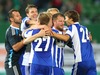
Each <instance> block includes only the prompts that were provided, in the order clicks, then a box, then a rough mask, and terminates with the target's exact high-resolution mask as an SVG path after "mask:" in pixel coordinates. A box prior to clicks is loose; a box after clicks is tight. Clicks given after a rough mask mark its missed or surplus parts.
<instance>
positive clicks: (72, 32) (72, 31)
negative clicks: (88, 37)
mask: <svg viewBox="0 0 100 75" xmlns="http://www.w3.org/2000/svg"><path fill="white" fill-rule="evenodd" d="M74 32H75V31H74V27H73V25H71V26H70V27H69V28H68V30H67V31H66V34H68V35H69V36H70V37H71V38H72V37H73V36H74Z"/></svg>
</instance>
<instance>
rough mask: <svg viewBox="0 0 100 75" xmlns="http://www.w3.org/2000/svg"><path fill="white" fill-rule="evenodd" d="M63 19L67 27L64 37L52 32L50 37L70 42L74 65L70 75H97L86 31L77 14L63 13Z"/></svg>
mask: <svg viewBox="0 0 100 75" xmlns="http://www.w3.org/2000/svg"><path fill="white" fill-rule="evenodd" d="M65 18H66V23H67V25H68V26H69V27H68V30H67V32H66V35H61V34H56V33H54V32H52V36H53V37H55V38H58V39H60V40H64V41H67V40H69V39H70V38H71V40H72V45H73V51H74V61H75V63H74V65H73V69H72V74H71V75H97V70H96V63H95V60H94V53H93V48H92V45H91V42H90V39H89V32H88V29H87V28H86V27H85V26H83V25H80V23H79V14H78V13H77V12H76V11H74V10H72V11H67V12H65Z"/></svg>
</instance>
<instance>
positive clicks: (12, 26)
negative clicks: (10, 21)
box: [10, 25, 19, 29]
mask: <svg viewBox="0 0 100 75" xmlns="http://www.w3.org/2000/svg"><path fill="white" fill-rule="evenodd" d="M10 27H12V28H14V29H19V28H17V27H14V26H12V25H10Z"/></svg>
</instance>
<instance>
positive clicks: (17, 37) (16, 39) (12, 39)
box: [6, 32, 22, 46]
mask: <svg viewBox="0 0 100 75" xmlns="http://www.w3.org/2000/svg"><path fill="white" fill-rule="evenodd" d="M13 33H14V32H11V33H9V34H7V36H6V37H7V39H8V40H9V43H10V45H11V46H13V45H14V44H16V43H17V42H20V41H21V40H22V37H21V36H20V35H19V34H16V33H15V34H13Z"/></svg>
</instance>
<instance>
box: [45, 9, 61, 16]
mask: <svg viewBox="0 0 100 75" xmlns="http://www.w3.org/2000/svg"><path fill="white" fill-rule="evenodd" d="M47 12H49V13H51V14H52V15H54V14H56V13H59V10H58V9H57V8H49V9H48V10H47Z"/></svg>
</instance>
